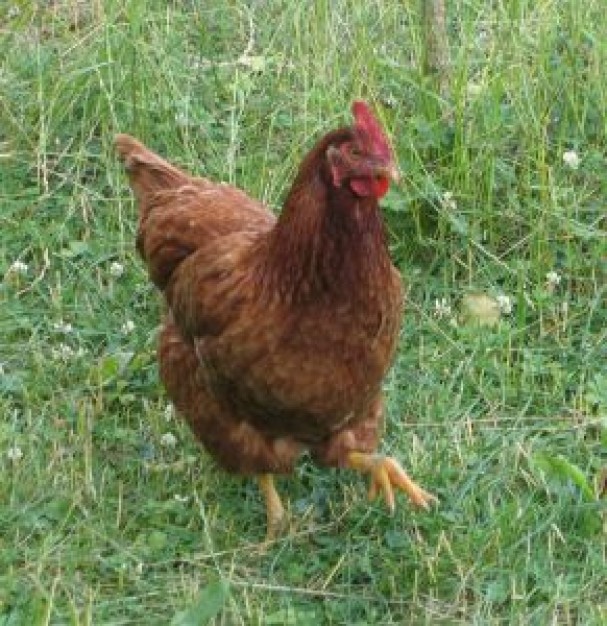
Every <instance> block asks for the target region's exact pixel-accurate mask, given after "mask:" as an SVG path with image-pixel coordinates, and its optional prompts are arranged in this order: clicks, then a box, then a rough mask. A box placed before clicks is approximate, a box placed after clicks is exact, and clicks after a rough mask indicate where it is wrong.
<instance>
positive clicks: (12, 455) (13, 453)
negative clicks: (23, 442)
mask: <svg viewBox="0 0 607 626" xmlns="http://www.w3.org/2000/svg"><path fill="white" fill-rule="evenodd" d="M6 456H7V457H8V458H9V461H12V462H13V463H18V462H19V461H20V460H21V459H22V458H23V452H21V448H20V447H19V446H12V447H11V448H9V449H8V450H7V451H6Z"/></svg>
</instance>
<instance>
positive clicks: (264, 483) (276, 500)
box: [257, 474, 285, 541]
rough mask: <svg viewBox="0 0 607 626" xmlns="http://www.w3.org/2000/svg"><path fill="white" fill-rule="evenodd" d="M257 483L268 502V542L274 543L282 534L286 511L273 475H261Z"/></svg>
mask: <svg viewBox="0 0 607 626" xmlns="http://www.w3.org/2000/svg"><path fill="white" fill-rule="evenodd" d="M257 482H258V483H259V488H260V489H261V492H262V493H263V495H264V498H265V501H266V516H267V531H266V541H273V540H274V539H276V537H277V536H278V535H279V534H280V531H281V530H282V527H283V525H284V521H285V509H284V506H283V505H282V502H281V500H280V496H279V495H278V492H277V491H276V487H275V486H274V476H273V475H272V474H261V475H259V476H258V477H257Z"/></svg>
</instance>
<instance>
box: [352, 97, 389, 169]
mask: <svg viewBox="0 0 607 626" xmlns="http://www.w3.org/2000/svg"><path fill="white" fill-rule="evenodd" d="M352 115H353V116H354V125H355V127H356V128H359V129H360V130H361V131H362V132H363V133H364V134H365V135H367V137H368V138H369V139H370V140H371V142H372V143H373V148H374V150H375V152H377V154H378V155H381V156H383V157H386V158H390V157H391V156H392V148H390V142H389V141H388V139H387V138H386V135H385V134H384V129H383V128H382V127H381V124H380V123H379V121H378V120H377V118H376V117H375V115H373V113H372V111H371V109H370V108H369V106H368V105H367V103H366V102H363V101H362V100H355V101H354V102H353V104H352Z"/></svg>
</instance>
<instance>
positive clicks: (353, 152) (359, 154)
mask: <svg viewBox="0 0 607 626" xmlns="http://www.w3.org/2000/svg"><path fill="white" fill-rule="evenodd" d="M362 155H363V153H362V151H361V150H360V148H357V147H356V146H352V147H351V148H350V156H353V157H354V158H355V159H360V157H362Z"/></svg>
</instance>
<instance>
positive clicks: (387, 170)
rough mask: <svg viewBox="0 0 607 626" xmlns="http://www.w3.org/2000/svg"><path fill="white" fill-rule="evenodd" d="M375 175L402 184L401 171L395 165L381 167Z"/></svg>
mask: <svg viewBox="0 0 607 626" xmlns="http://www.w3.org/2000/svg"><path fill="white" fill-rule="evenodd" d="M375 175H376V176H377V177H378V178H387V179H388V180H391V181H392V182H394V183H398V182H400V171H399V170H398V167H397V166H396V164H395V163H389V164H387V165H380V166H379V167H377V169H376V173H375Z"/></svg>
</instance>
